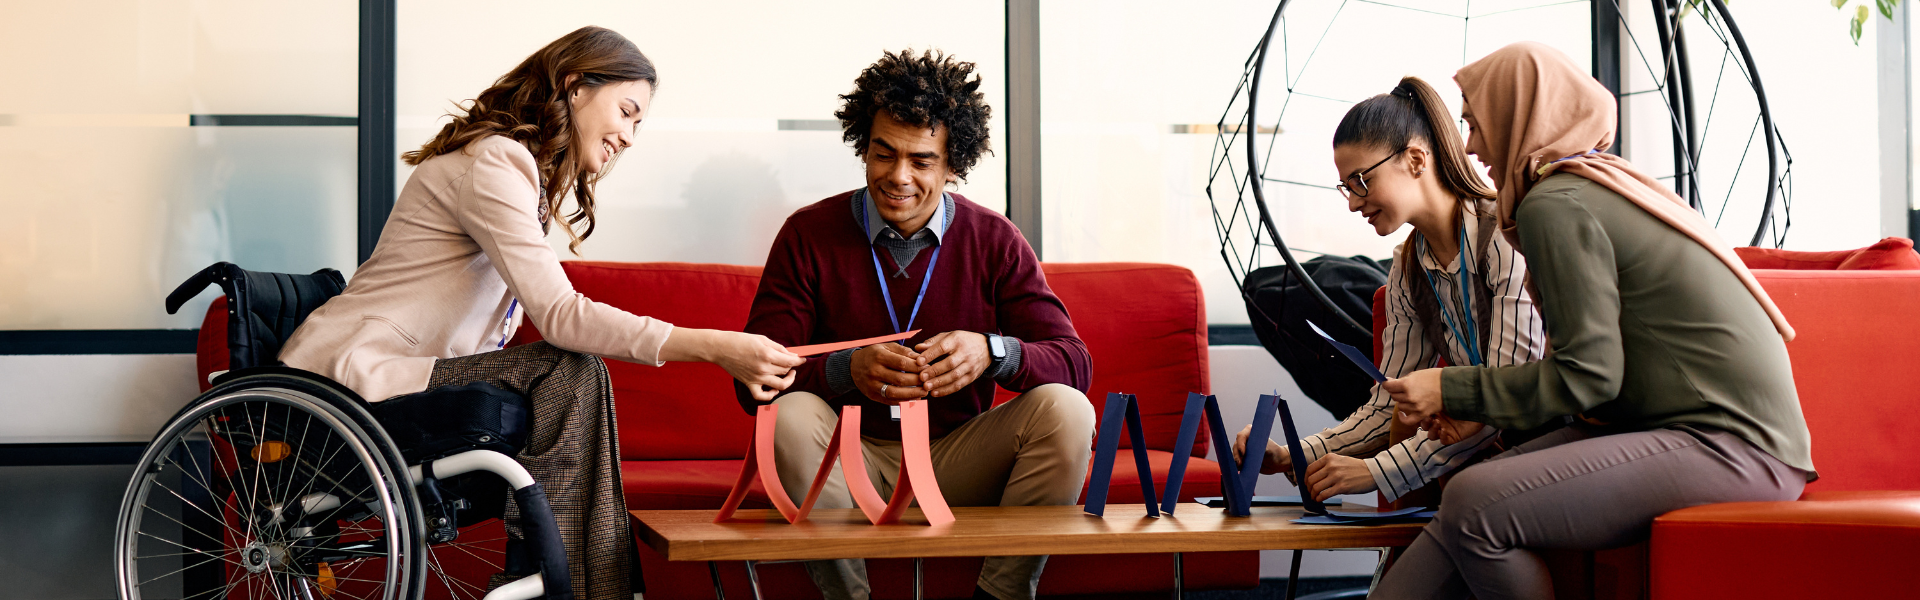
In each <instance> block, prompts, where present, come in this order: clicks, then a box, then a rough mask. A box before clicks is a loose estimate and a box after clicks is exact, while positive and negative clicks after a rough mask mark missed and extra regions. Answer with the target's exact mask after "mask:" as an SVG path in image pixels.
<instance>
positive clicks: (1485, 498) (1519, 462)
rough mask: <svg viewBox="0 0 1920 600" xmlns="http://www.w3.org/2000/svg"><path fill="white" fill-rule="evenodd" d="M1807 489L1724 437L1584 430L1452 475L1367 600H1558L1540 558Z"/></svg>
mask: <svg viewBox="0 0 1920 600" xmlns="http://www.w3.org/2000/svg"><path fill="white" fill-rule="evenodd" d="M1806 483H1807V473H1806V472H1805V471H1801V470H1799V469H1795V468H1793V467H1789V466H1787V465H1785V464H1783V463H1781V462H1780V461H1779V460H1778V459H1775V458H1774V457H1772V456H1770V455H1768V454H1767V453H1766V452H1763V451H1761V450H1760V449H1758V448H1755V447H1753V445H1752V444H1749V443H1747V442H1746V440H1742V439H1740V438H1739V437H1736V436H1734V435H1733V434H1730V433H1727V432H1724V431H1720V430H1718V429H1712V428H1706V427H1692V426H1687V425H1676V426H1672V427H1668V428H1664V429H1655V430H1651V431H1637V432H1632V433H1620V434H1614V435H1601V434H1599V433H1598V432H1596V431H1595V430H1594V429H1593V428H1590V427H1587V426H1584V425H1580V424H1576V425H1575V426H1571V427H1567V428H1565V429H1561V430H1559V431H1556V432H1553V433H1550V434H1547V435H1545V436H1542V437H1540V438H1539V439H1535V440H1533V441H1530V442H1527V443H1525V444H1521V445H1520V446H1518V447H1515V448H1513V449H1511V450H1508V451H1506V452H1503V453H1501V454H1499V455H1498V456H1495V457H1493V458H1491V459H1488V460H1487V461H1486V462H1483V463H1481V464H1479V465H1475V466H1472V467H1468V468H1466V469H1463V470H1461V471H1460V472H1459V474H1457V475H1454V477H1453V480H1452V481H1450V482H1448V483H1447V489H1446V490H1445V491H1444V492H1443V493H1442V495H1441V502H1440V513H1439V514H1438V515H1437V516H1435V518H1434V520H1433V522H1432V523H1430V524H1428V525H1427V527H1426V529H1425V530H1424V531H1422V532H1421V534H1420V537H1419V538H1417V539H1415V540H1414V542H1413V545H1412V546H1410V547H1408V548H1407V551H1406V553H1405V554H1404V555H1402V556H1401V558H1400V560H1399V561H1397V562H1395V563H1394V565H1393V568H1391V569H1389V570H1388V571H1387V574H1386V577H1385V578H1383V579H1382V580H1381V582H1380V586H1379V588H1377V589H1376V590H1375V591H1374V595H1372V596H1370V597H1371V598H1389V599H1398V598H1467V597H1468V594H1469V593H1471V594H1472V596H1473V597H1475V598H1478V599H1479V600H1503V599H1507V598H1526V599H1539V598H1552V597H1553V583H1552V581H1551V580H1550V579H1549V578H1548V575H1547V567H1546V564H1545V563H1544V562H1542V561H1541V559H1540V556H1539V555H1538V554H1535V553H1534V552H1533V550H1534V549H1557V550H1603V549H1607V548H1617V547H1620V546H1627V545H1631V544H1634V543H1637V542H1640V541H1643V540H1645V539H1647V537H1648V535H1649V534H1650V533H1651V531H1652V528H1653V519H1654V517H1658V516H1660V515H1662V514H1666V513H1667V512H1669V511H1673V510H1677V509H1681V508H1686V507H1689V506H1697V505H1701V504H1711V503H1715V502H1744V501H1778V500H1792V499H1795V498H1798V497H1800V490H1801V488H1803V487H1805V486H1806Z"/></svg>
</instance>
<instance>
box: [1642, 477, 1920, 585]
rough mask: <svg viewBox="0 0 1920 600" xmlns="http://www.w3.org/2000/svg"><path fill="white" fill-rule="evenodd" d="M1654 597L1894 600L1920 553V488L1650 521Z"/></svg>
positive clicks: (1828, 495) (1738, 506)
mask: <svg viewBox="0 0 1920 600" xmlns="http://www.w3.org/2000/svg"><path fill="white" fill-rule="evenodd" d="M1652 547H1653V549H1652V554H1651V557H1650V558H1651V561H1652V564H1653V570H1652V573H1651V575H1650V583H1651V587H1652V592H1653V597H1654V598H1689V599H1692V598H1897V597H1905V596H1907V595H1909V594H1911V593H1912V587H1913V586H1912V583H1911V582H1909V581H1908V580H1907V577H1906V574H1907V572H1909V571H1911V570H1912V568H1913V557H1914V548H1920V492H1887V491H1878V492H1821V493H1813V494H1808V495H1807V496H1806V497H1805V498H1803V499H1801V500H1800V501H1798V502H1731V503H1726V504H1709V505H1705V506H1696V507H1693V508H1687V509H1682V510H1677V511H1674V512H1671V513H1667V514H1666V515H1664V516H1661V517H1660V518H1659V519H1656V520H1655V521H1654V526H1653V545H1652Z"/></svg>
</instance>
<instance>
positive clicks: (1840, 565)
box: [1649, 240, 1920, 599]
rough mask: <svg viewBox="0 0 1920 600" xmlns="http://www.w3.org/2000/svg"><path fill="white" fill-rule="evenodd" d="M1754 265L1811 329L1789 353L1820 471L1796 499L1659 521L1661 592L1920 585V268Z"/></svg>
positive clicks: (1790, 314)
mask: <svg viewBox="0 0 1920 600" xmlns="http://www.w3.org/2000/svg"><path fill="white" fill-rule="evenodd" d="M1903 241H1904V240H1903ZM1908 253H1911V251H1910V250H1909V251H1908ZM1754 275H1755V276H1757V277H1758V278H1759V279H1760V283H1761V285H1763V286H1765V287H1766V288H1767V292H1768V293H1769V294H1770V295H1771V296H1773V300H1774V302H1775V303H1777V304H1779V305H1780V310H1781V311H1783V312H1785V313H1786V315H1787V320H1788V321H1789V322H1791V323H1793V326H1794V329H1795V330H1796V331H1797V332H1798V336H1797V337H1796V338H1795V339H1794V341H1792V342H1788V343H1787V352H1788V354H1790V355H1791V356H1792V358H1793V380H1794V385H1795V387H1797V388H1798V390H1799V392H1800V407H1801V409H1802V410H1803V411H1805V413H1806V417H1807V427H1808V428H1809V429H1811V430H1812V432H1813V464H1814V467H1815V468H1817V469H1818V470H1819V472H1820V479H1819V480H1818V481H1815V482H1813V483H1811V484H1808V485H1807V489H1806V492H1805V493H1804V494H1802V495H1801V497H1800V500H1799V501H1797V502H1735V503H1727V504H1712V505H1706V506H1696V507H1693V508H1687V509H1683V510H1677V511H1674V512H1671V513H1667V514H1666V515H1664V516H1661V517H1660V518H1659V519H1657V520H1655V521H1654V523H1653V539H1652V548H1651V575H1650V577H1649V584H1650V586H1651V589H1652V593H1653V594H1652V595H1653V597H1654V598H1660V599H1664V598H1674V599H1679V598H1688V599H1693V598H1898V597H1913V596H1914V595H1916V592H1914V591H1913V590H1914V589H1915V587H1916V586H1915V585H1914V584H1913V583H1911V582H1910V581H1909V580H1908V579H1907V575H1909V572H1908V569H1912V568H1914V566H1915V565H1916V564H1920V461H1916V460H1915V459H1914V458H1913V453H1914V450H1913V448H1912V447H1911V444H1912V443H1913V442H1915V441H1920V434H1916V433H1914V431H1915V430H1914V429H1913V428H1915V427H1920V416H1915V415H1916V413H1915V410H1916V407H1920V402H1917V401H1920V369H1916V368H1915V367H1914V364H1915V362H1914V361H1915V360H1916V357H1920V271H1854V270H1848V271H1785V270H1756V271H1754ZM1903 442H1904V443H1903Z"/></svg>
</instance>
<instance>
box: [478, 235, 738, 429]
mask: <svg viewBox="0 0 1920 600" xmlns="http://www.w3.org/2000/svg"><path fill="white" fill-rule="evenodd" d="M560 264H561V266H562V267H563V268H565V269H566V272H567V279H569V280H572V282H573V288H574V290H575V291H578V292H580V293H581V294H585V295H586V296H587V297H588V298H592V299H594V300H595V301H598V302H603V303H606V304H609V305H612V306H615V307H618V308H620V309H622V310H626V311H627V312H631V313H634V314H639V315H647V316H650V317H654V318H657V319H661V320H664V321H666V322H668V323H672V324H674V325H675V326H679V327H689V328H695V329H724V330H729V331H739V330H741V329H742V328H744V327H746V325H747V309H748V308H749V307H750V306H751V305H752V304H753V293H754V290H755V289H756V288H758V287H759V285H760V267H743V266H735V265H713V264H692V263H620V262H591V261H566V262H562V263H560ZM539 339H540V332H539V331H536V330H535V329H534V328H533V327H532V326H531V324H528V325H526V326H522V327H521V328H520V331H519V333H517V334H515V336H514V340H513V343H514V344H516V345H517V344H523V343H527V342H531V341H535V340H539ZM606 362H607V372H608V373H609V374H611V375H612V377H613V397H614V399H615V401H617V402H619V406H618V408H617V409H616V411H615V412H617V413H618V416H619V424H620V456H621V457H622V458H625V459H628V460H642V459H654V460H668V459H681V460H688V459H720V458H740V457H742V456H745V455H746V450H747V444H748V443H749V442H750V441H752V432H753V420H752V419H751V418H749V417H747V415H746V414H745V413H743V412H741V411H740V404H739V402H737V401H735V400H734V396H733V379H732V378H731V377H728V376H727V372H726V371H724V370H722V369H721V368H720V367H718V366H715V365H711V364H707V363H684V362H674V363H667V364H666V366H663V367H651V366H642V365H636V364H633V363H627V362H622V361H617V360H609V361H606Z"/></svg>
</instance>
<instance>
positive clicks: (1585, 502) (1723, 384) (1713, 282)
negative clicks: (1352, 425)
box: [1372, 42, 1814, 600]
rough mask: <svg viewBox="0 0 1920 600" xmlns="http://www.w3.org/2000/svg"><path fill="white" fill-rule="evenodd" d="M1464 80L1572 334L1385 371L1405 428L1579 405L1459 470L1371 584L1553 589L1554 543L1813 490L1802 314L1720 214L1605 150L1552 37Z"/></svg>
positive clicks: (1621, 542) (1502, 420) (1589, 99)
mask: <svg viewBox="0 0 1920 600" xmlns="http://www.w3.org/2000/svg"><path fill="white" fill-rule="evenodd" d="M1454 79H1455V80H1456V81H1458V82H1459V83H1460V91H1461V93H1462V94H1463V95H1464V97H1465V104H1464V105H1463V110H1462V114H1461V116H1462V117H1463V118H1464V119H1465V120H1466V122H1467V125H1468V127H1469V134H1468V142H1467V151H1468V152H1469V153H1472V154H1473V155H1475V157H1477V158H1478V159H1479V160H1480V162H1482V163H1485V164H1486V165H1487V166H1488V167H1489V171H1490V174H1491V175H1492V176H1493V179H1494V181H1496V182H1498V185H1499V194H1498V196H1497V199H1496V201H1495V208H1494V213H1495V214H1497V215H1498V217H1499V222H1500V226H1501V227H1502V229H1503V230H1504V233H1505V234H1506V235H1507V236H1508V237H1510V238H1511V239H1512V240H1514V241H1515V242H1516V247H1517V248H1518V249H1519V250H1520V251H1522V252H1524V253H1525V254H1526V257H1527V262H1528V264H1529V265H1530V266H1531V267H1532V281H1531V286H1532V289H1533V290H1534V291H1535V292H1536V293H1535V294H1534V298H1535V299H1536V301H1537V303H1538V304H1537V305H1538V306H1539V308H1540V311H1541V313H1542V314H1543V315H1544V316H1545V324H1546V329H1547V340H1548V343H1549V344H1550V346H1551V348H1552V349H1553V350H1552V352H1551V353H1549V354H1548V356H1547V357H1546V358H1544V359H1542V360H1539V361H1536V362H1531V363H1525V364H1519V365H1508V366H1499V365H1488V366H1468V365H1460V366H1456V367H1449V368H1446V369H1428V370H1424V371H1418V372H1415V373H1412V374H1410V375H1407V376H1406V377H1404V378H1401V379H1395V380H1390V381H1388V382H1387V383H1386V384H1384V385H1385V387H1386V388H1387V391H1388V392H1389V394H1390V395H1392V397H1393V401H1394V408H1395V411H1396V412H1398V413H1399V417H1398V418H1400V419H1401V420H1402V422H1403V423H1409V424H1410V423H1418V422H1421V421H1423V420H1426V419H1429V418H1431V417H1432V416H1434V415H1438V414H1442V413H1443V412H1444V413H1445V414H1449V415H1451V416H1452V417H1453V418H1454V419H1460V420H1469V421H1476V422H1482V423H1487V424H1488V425H1489V426H1492V427H1530V426H1533V425H1535V424H1538V423H1542V422H1547V421H1550V420H1552V419H1559V418H1564V417H1566V416H1572V415H1578V416H1579V417H1580V418H1579V419H1578V420H1576V421H1575V422H1574V423H1573V424H1572V425H1570V426H1567V427H1564V428H1561V429H1559V430H1558V431H1554V432H1553V433H1550V434H1547V435H1544V436H1541V437H1540V438H1539V439H1535V440H1533V441H1530V442H1527V443H1525V444H1522V445H1520V446H1519V447H1517V448H1514V449H1512V450H1509V451H1508V452H1506V453H1504V454H1501V455H1499V456H1495V457H1493V458H1492V459H1489V460H1487V461H1485V462H1482V463H1480V464H1478V465H1475V466H1473V467H1471V468H1468V469H1465V470H1463V471H1461V472H1460V473H1459V474H1458V475H1456V476H1455V477H1454V478H1453V480H1452V481H1450V482H1448V484H1447V489H1446V491H1445V493H1444V495H1445V501H1444V502H1442V503H1441V506H1440V512H1439V514H1438V515H1437V516H1436V517H1435V518H1434V520H1433V522H1432V523H1430V524H1428V525H1427V527H1426V528H1425V530H1424V531H1422V532H1421V534H1420V537H1418V538H1416V539H1415V540H1414V542H1413V544H1412V545H1411V546H1409V547H1408V549H1407V552H1406V554H1405V555H1403V556H1402V557H1401V558H1400V560H1399V561H1398V562H1396V563H1395V564H1394V567H1393V569H1392V570H1389V571H1388V572H1387V574H1386V577H1385V579H1384V580H1383V581H1382V582H1381V584H1380V586H1379V588H1378V589H1376V590H1374V593H1375V595H1374V596H1372V597H1376V598H1465V597H1467V596H1468V595H1469V594H1471V595H1472V596H1473V597H1476V598H1480V600H1496V599H1503V598H1551V597H1553V584H1552V581H1551V579H1550V578H1549V576H1548V573H1547V569H1546V565H1545V563H1543V562H1542V560H1541V558H1540V556H1539V555H1538V554H1536V553H1535V551H1536V550H1544V549H1563V550H1598V549H1604V548H1612V547H1618V546H1625V545H1628V544H1633V543H1635V542H1638V541H1641V540H1645V539H1647V537H1648V535H1649V534H1650V532H1651V530H1652V524H1653V520H1654V518H1655V517H1658V516H1660V515H1662V514H1665V513H1667V512H1669V511H1672V510H1675V509H1680V508H1685V507H1689V506H1695V505H1700V504H1709V503H1715V502H1740V501H1779V500H1792V499H1794V498H1796V497H1798V496H1799V495H1800V492H1801V490H1802V488H1804V487H1805V485H1806V483H1807V481H1808V480H1809V479H1811V478H1812V477H1813V476H1814V472H1813V460H1812V456H1811V442H1810V439H1809V438H1810V436H1809V435H1808V433H1807V425H1806V421H1805V419H1804V418H1803V417H1802V416H1801V413H1800V402H1799V398H1798V395H1797V394H1796V392H1795V390H1794V384H1793V369H1792V365H1791V364H1790V363H1789V362H1788V359H1787V349H1786V341H1787V340H1791V339H1793V328H1792V327H1790V326H1789V325H1788V324H1787V322H1786V319H1785V318H1784V317H1783V316H1782V315H1781V313H1780V311H1779V309H1778V308H1777V307H1775V306H1774V304H1773V301H1772V300H1771V299H1770V298H1768V297H1767V293H1766V291H1765V290H1763V289H1761V287H1760V285H1759V282H1758V281H1756V280H1755V279H1754V278H1753V274H1752V273H1750V272H1748V271H1747V268H1746V267H1745V266H1744V265H1743V264H1742V263H1741V262H1740V259H1739V258H1738V257H1737V256H1735V255H1734V253H1733V252H1732V248H1730V247H1729V246H1728V245H1727V244H1726V243H1725V242H1724V241H1722V240H1721V239H1720V238H1719V235H1718V234H1716V233H1715V232H1714V229H1713V226H1712V224H1710V223H1708V222H1707V220H1706V219H1704V218H1702V217H1701V216H1700V214H1699V213H1698V212H1695V211H1694V210H1693V209H1691V208H1689V207H1688V206H1687V204H1686V202H1685V201H1683V200H1681V199H1680V198H1679V197H1678V196H1676V195H1674V194H1673V192H1672V191H1670V190H1668V189H1667V188H1666V187H1665V185H1663V184H1661V183H1660V182H1659V181H1658V180H1655V179H1654V178H1652V177H1649V176H1647V175H1646V174H1644V173H1641V172H1640V171H1639V170H1637V169H1635V168H1634V167H1633V165H1632V164H1631V163H1628V162H1627V161H1626V160H1625V159H1623V158H1621V157H1619V156H1615V155H1611V154H1606V153H1605V152H1604V151H1605V150H1606V149H1607V148H1609V147H1610V146H1612V145H1613V134H1614V127H1615V110H1616V106H1617V105H1616V104H1615V98H1614V96H1613V94H1611V93H1609V92H1608V91H1607V90H1606V88H1604V87H1602V86H1601V85H1600V84H1599V83H1598V82H1596V81H1594V79H1593V77H1591V76H1590V75H1588V73H1587V69H1586V68H1585V67H1584V66H1583V65H1577V64H1575V63H1574V62H1573V60H1572V59H1570V58H1568V57H1567V55H1566V54H1563V53H1561V52H1560V51H1558V50H1554V49H1552V48H1551V47H1548V46H1545V45H1542V44H1538V43H1532V42H1523V43H1519V44H1514V45H1511V46H1507V47H1505V48H1502V49H1500V50H1497V51H1495V52H1494V53H1493V54H1491V55H1488V56H1487V57H1486V58H1483V59H1481V60H1479V61H1476V62H1474V63H1473V64H1470V65H1467V66H1466V67H1464V68H1462V69H1460V71H1459V73H1458V74H1457V75H1455V76H1454Z"/></svg>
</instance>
